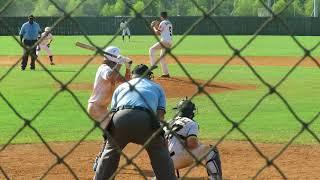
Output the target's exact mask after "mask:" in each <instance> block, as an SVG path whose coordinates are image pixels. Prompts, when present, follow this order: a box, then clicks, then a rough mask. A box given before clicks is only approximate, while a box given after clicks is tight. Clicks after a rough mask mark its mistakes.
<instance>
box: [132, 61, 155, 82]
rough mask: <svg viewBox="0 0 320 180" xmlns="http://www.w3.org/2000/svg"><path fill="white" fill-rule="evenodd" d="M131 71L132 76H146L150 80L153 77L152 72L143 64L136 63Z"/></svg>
mask: <svg viewBox="0 0 320 180" xmlns="http://www.w3.org/2000/svg"><path fill="white" fill-rule="evenodd" d="M131 73H132V75H133V78H135V77H146V78H148V79H150V80H151V79H152V78H153V72H152V71H151V69H149V68H148V66H147V65H145V64H139V65H137V66H136V67H134V68H133V70H132V72H131Z"/></svg>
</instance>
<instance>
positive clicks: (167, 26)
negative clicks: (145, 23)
mask: <svg viewBox="0 0 320 180" xmlns="http://www.w3.org/2000/svg"><path fill="white" fill-rule="evenodd" d="M167 18H168V14H167V12H161V14H160V19H161V22H160V24H159V26H158V25H157V23H151V26H152V29H153V31H154V33H155V34H158V35H160V36H161V39H160V42H157V43H155V44H154V45H153V46H151V47H150V49H149V55H150V63H151V65H152V66H154V65H155V62H156V58H155V52H156V50H157V49H160V50H161V52H160V59H159V61H160V64H161V67H162V73H163V74H162V76H161V77H166V78H169V77H170V75H169V69H168V65H167V62H166V60H165V57H164V56H165V50H166V48H171V46H172V36H173V34H172V32H173V28H172V24H171V22H170V21H169V20H168V19H167Z"/></svg>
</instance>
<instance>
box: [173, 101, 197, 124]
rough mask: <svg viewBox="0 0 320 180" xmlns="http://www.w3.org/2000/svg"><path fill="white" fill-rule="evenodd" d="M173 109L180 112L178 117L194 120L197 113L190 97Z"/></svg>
mask: <svg viewBox="0 0 320 180" xmlns="http://www.w3.org/2000/svg"><path fill="white" fill-rule="evenodd" d="M173 109H176V110H177V111H178V113H177V115H178V116H180V117H187V118H191V119H192V118H193V117H194V114H195V111H196V105H195V104H194V103H193V102H191V100H189V99H188V97H186V98H185V99H183V100H181V101H180V102H179V103H178V104H177V106H176V107H175V108H173Z"/></svg>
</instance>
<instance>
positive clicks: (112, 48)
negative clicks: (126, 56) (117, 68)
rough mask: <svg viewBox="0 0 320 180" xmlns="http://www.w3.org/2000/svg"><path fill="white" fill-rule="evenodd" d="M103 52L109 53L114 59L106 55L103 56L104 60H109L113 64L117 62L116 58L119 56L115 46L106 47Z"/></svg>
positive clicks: (118, 50)
mask: <svg viewBox="0 0 320 180" xmlns="http://www.w3.org/2000/svg"><path fill="white" fill-rule="evenodd" d="M104 52H106V53H109V54H112V55H114V56H115V57H112V56H109V55H107V54H105V55H104V60H110V61H113V62H115V63H117V62H118V59H117V58H116V57H118V56H119V55H120V49H119V48H118V47H115V46H108V47H106V48H105V49H104Z"/></svg>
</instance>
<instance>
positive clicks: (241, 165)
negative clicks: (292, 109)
mask: <svg viewBox="0 0 320 180" xmlns="http://www.w3.org/2000/svg"><path fill="white" fill-rule="evenodd" d="M206 143H210V142H206ZM211 143H213V142H211ZM74 145H75V143H50V146H51V147H52V148H53V150H54V151H56V152H57V153H58V154H59V156H63V155H64V154H65V153H67V152H68V150H69V149H70V148H71V147H73V146H74ZM257 146H258V147H259V148H261V149H262V150H263V151H262V152H263V153H264V154H265V155H266V156H268V157H269V158H271V157H273V156H274V155H276V153H278V152H279V151H280V149H281V148H282V147H283V145H282V144H257ZM99 147H100V143H99V142H82V143H81V145H80V146H79V147H78V148H77V149H76V150H75V151H74V152H73V153H71V155H70V156H68V157H67V158H66V159H65V161H66V162H67V163H68V164H69V165H70V167H71V168H72V169H73V171H74V172H75V173H76V175H77V176H79V178H80V179H91V178H92V176H93V172H92V170H91V167H92V162H93V160H94V157H95V155H96V153H97V152H98V151H99ZM139 148H140V146H137V145H134V144H130V145H128V146H127V147H126V148H125V151H124V152H125V153H126V154H127V155H128V156H132V155H133V154H135V153H136V152H137V151H138V150H139ZM219 149H220V153H221V157H222V163H223V164H222V165H223V173H224V178H225V179H251V178H252V177H253V176H254V175H255V174H256V173H257V171H258V170H259V169H260V168H262V167H263V166H264V165H265V163H266V162H265V160H264V159H263V158H261V157H260V156H259V154H258V153H257V152H256V151H255V150H254V149H253V147H252V146H251V145H250V144H249V143H247V142H222V143H221V144H220V145H219ZM0 159H1V167H2V168H3V169H4V171H5V172H6V173H7V175H8V176H9V177H10V178H11V179H39V177H41V176H42V174H43V173H44V172H45V171H47V170H48V169H49V167H50V165H52V164H53V163H55V162H56V158H55V157H54V156H53V155H51V154H50V153H49V151H48V150H47V149H46V147H45V146H44V145H42V144H23V145H10V146H8V147H7V148H6V149H5V150H4V151H3V152H1V154H0ZM319 161H320V146H319V145H313V146H308V145H294V146H290V147H289V148H288V149H287V150H286V151H285V152H284V153H283V154H282V155H281V156H280V157H279V158H278V159H276V160H275V161H274V163H275V164H276V165H277V166H278V167H279V168H280V169H281V170H282V172H283V173H284V174H285V175H286V176H287V177H288V178H289V179H319V177H320V166H319ZM134 162H135V163H137V165H138V166H139V167H140V168H141V169H142V171H143V172H144V174H145V176H147V177H151V176H152V174H153V173H152V168H151V166H150V161H149V158H148V156H147V153H146V152H145V151H143V153H142V154H141V155H139V156H138V157H137V159H135V160H134ZM124 163H125V161H124V159H123V158H121V162H120V166H121V165H122V164H124ZM120 166H119V167H120ZM185 171H186V170H183V171H181V174H184V173H185ZM3 178H4V177H3V176H2V174H1V173H0V179H3ZM46 179H73V178H72V176H71V174H70V172H69V171H68V170H67V168H66V167H65V166H63V165H57V166H56V167H55V168H53V169H52V170H51V171H50V173H49V174H48V176H47V178H46ZM116 179H133V180H135V179H142V177H141V176H140V175H139V172H138V171H137V170H135V169H134V168H133V166H127V167H125V169H124V170H122V171H120V174H119V175H118V176H117V178H116ZM188 179H206V171H205V169H204V167H197V168H195V169H193V170H192V171H191V173H190V174H189V175H188ZM258 179H281V176H280V175H279V173H277V171H276V170H275V169H274V168H273V167H269V168H266V169H265V170H264V171H263V172H262V173H261V175H260V176H258Z"/></svg>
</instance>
